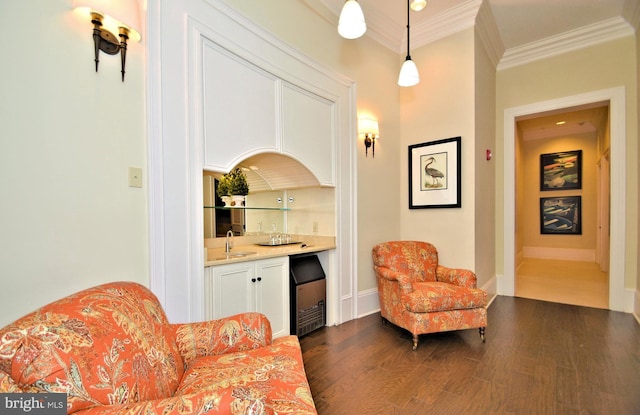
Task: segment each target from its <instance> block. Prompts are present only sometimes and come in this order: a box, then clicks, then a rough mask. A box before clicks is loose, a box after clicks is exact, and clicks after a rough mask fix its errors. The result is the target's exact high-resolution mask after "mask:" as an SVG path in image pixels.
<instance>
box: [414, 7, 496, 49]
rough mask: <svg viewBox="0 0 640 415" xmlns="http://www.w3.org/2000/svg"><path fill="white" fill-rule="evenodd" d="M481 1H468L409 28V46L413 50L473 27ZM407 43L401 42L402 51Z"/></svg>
mask: <svg viewBox="0 0 640 415" xmlns="http://www.w3.org/2000/svg"><path fill="white" fill-rule="evenodd" d="M482 3H483V2H482V0H470V1H467V2H465V3H462V4H460V5H458V6H456V7H453V8H451V9H448V10H447V11H445V12H443V13H439V14H438V15H436V16H433V18H430V19H427V20H425V21H423V22H421V23H420V24H417V25H415V26H414V25H412V26H411V45H412V46H414V47H415V48H418V47H420V46H424V45H427V44H429V43H432V42H435V41H436V40H439V39H444V38H445V37H448V36H451V35H453V34H456V33H458V32H461V31H463V30H465V29H468V28H470V27H473V26H475V24H476V16H477V15H478V11H479V10H480V6H481V5H482ZM406 46H407V41H406V39H404V40H403V41H402V47H403V49H404V48H406Z"/></svg>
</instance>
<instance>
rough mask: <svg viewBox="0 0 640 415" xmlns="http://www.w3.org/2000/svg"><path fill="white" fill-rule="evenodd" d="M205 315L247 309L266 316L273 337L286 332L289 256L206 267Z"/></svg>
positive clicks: (215, 315)
mask: <svg viewBox="0 0 640 415" xmlns="http://www.w3.org/2000/svg"><path fill="white" fill-rule="evenodd" d="M205 304H206V311H205V315H206V318H208V319H216V318H221V317H225V316H230V315H234V314H239V313H244V312H248V311H257V312H260V313H263V314H265V315H266V316H267V318H268V319H269V321H270V323H271V329H272V331H273V337H282V336H286V335H288V334H289V258H288V257H278V258H270V259H262V260H258V261H248V262H239V263H235V264H226V265H218V266H213V267H207V268H205Z"/></svg>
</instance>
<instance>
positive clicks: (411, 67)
mask: <svg viewBox="0 0 640 415" xmlns="http://www.w3.org/2000/svg"><path fill="white" fill-rule="evenodd" d="M418 82H420V75H418V67H417V66H416V64H415V63H414V62H413V61H412V60H411V56H407V59H406V60H405V61H404V63H403V64H402V68H400V76H399V77H398V85H399V86H414V85H416V84H417V83H418Z"/></svg>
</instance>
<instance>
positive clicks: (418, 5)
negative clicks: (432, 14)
mask: <svg viewBox="0 0 640 415" xmlns="http://www.w3.org/2000/svg"><path fill="white" fill-rule="evenodd" d="M425 7H427V1H426V0H413V1H412V2H411V10H413V11H416V12H419V11H420V10H422V9H424V8H425Z"/></svg>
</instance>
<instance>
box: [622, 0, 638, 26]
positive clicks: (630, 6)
mask: <svg viewBox="0 0 640 415" xmlns="http://www.w3.org/2000/svg"><path fill="white" fill-rule="evenodd" d="M622 17H624V19H625V20H626V21H627V22H629V24H630V25H631V26H632V27H633V28H634V29H635V30H636V31H637V30H638V28H639V27H640V2H639V1H637V0H626V1H625V2H624V6H623V8H622Z"/></svg>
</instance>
